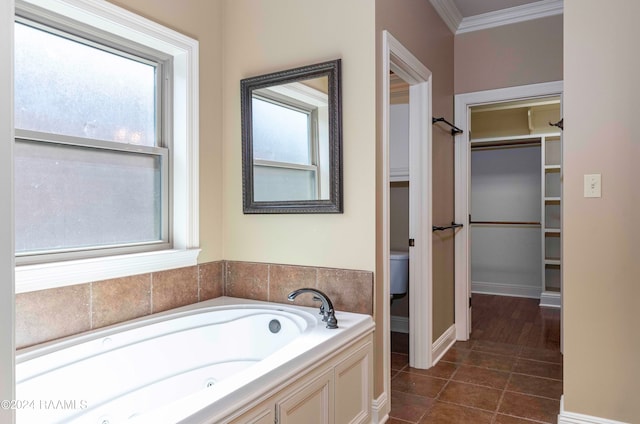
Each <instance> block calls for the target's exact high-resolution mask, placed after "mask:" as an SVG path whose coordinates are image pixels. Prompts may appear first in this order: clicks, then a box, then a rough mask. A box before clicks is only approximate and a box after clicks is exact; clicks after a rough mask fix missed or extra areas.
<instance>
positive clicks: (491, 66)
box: [455, 16, 562, 94]
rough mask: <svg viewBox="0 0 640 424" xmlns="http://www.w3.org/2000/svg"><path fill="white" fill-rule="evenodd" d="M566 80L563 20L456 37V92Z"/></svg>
mask: <svg viewBox="0 0 640 424" xmlns="http://www.w3.org/2000/svg"><path fill="white" fill-rule="evenodd" d="M560 80H562V16H552V17H548V18H542V19H536V20H533V21H527V22H520V23H517V24H512V25H504V26H499V27H495V28H490V29H486V30H482V31H474V32H469V33H465V34H460V35H457V36H456V37H455V92H456V94H458V93H470V92H474V91H481V90H490V89H495V88H503V87H513V86H518V85H525V84H534V83H539V82H548V81H560Z"/></svg>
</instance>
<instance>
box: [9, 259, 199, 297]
mask: <svg viewBox="0 0 640 424" xmlns="http://www.w3.org/2000/svg"><path fill="white" fill-rule="evenodd" d="M199 253H200V249H187V250H159V251H157V252H144V253H134V254H130V255H121V256H107V257H103V258H90V259H80V260H77V261H66V262H53V263H49V264H38V265H24V266H19V267H16V272H15V275H16V293H26V292H31V291H37V290H44V289H51V288H55V287H63V286H71V285H74V284H81V283H87V282H93V281H101V280H108V279H111V278H119V277H126V276H129V275H137V274H145V273H149V272H157V271H164V270H168V269H175V268H183V267H186V266H194V265H197V264H198V254H199Z"/></svg>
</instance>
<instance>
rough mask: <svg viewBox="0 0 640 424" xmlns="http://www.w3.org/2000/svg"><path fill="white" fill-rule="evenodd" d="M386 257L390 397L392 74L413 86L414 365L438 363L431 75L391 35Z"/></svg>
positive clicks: (385, 121)
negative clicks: (434, 348) (434, 304)
mask: <svg viewBox="0 0 640 424" xmlns="http://www.w3.org/2000/svg"><path fill="white" fill-rule="evenodd" d="M382 48H383V52H382V62H383V63H382V75H383V77H382V103H383V105H382V146H383V147H382V152H383V154H382V156H383V157H382V172H383V178H382V181H383V188H382V197H383V199H382V214H383V227H384V228H383V231H382V244H383V246H382V250H383V252H382V258H383V266H382V269H383V281H384V283H383V298H382V299H381V302H383V323H384V325H383V328H382V331H383V332H384V339H385V343H384V353H383V360H384V366H385V370H384V373H385V383H384V387H385V392H386V393H388V394H389V393H390V380H391V378H390V376H391V372H390V369H389V364H390V360H389V357H388V355H390V335H391V329H390V299H391V297H390V296H391V295H390V276H389V267H390V265H389V259H390V258H389V256H390V253H389V252H390V233H389V232H390V199H389V198H390V186H389V184H390V169H389V147H390V139H389V125H390V124H389V113H390V112H389V111H390V92H389V73H390V71H393V72H394V73H395V74H397V75H398V76H399V77H400V78H402V79H403V80H404V81H405V82H407V83H408V84H409V157H410V162H409V197H410V200H409V204H410V208H409V209H410V211H409V238H412V239H414V240H415V245H414V246H413V247H410V249H409V291H410V293H411V295H410V297H409V315H410V317H411V318H410V320H409V364H410V365H411V366H412V367H414V368H423V369H426V368H429V367H431V364H432V328H431V327H432V285H433V278H432V266H431V264H432V244H433V241H432V236H431V226H432V210H431V198H432V195H431V193H432V175H431V172H432V147H431V146H432V134H431V115H432V109H431V96H432V82H431V76H432V74H431V71H430V70H429V69H428V68H427V67H426V66H424V65H423V64H422V63H421V62H420V61H419V60H418V59H417V58H416V57H415V56H414V55H413V54H412V53H411V52H410V51H409V50H408V49H407V48H405V47H404V46H403V45H402V44H401V43H400V42H399V41H398V40H397V39H396V38H394V37H393V36H392V35H391V34H390V33H389V32H388V31H383V34H382Z"/></svg>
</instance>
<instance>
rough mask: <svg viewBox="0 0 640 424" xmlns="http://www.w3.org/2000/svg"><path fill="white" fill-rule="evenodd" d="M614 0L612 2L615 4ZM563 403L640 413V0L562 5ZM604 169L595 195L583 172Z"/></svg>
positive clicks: (596, 412) (605, 413)
mask: <svg viewBox="0 0 640 424" xmlns="http://www.w3.org/2000/svg"><path fill="white" fill-rule="evenodd" d="M614 6H615V7H614ZM564 7H565V12H564V17H565V21H564V25H565V40H564V42H565V44H564V51H565V53H564V62H565V83H564V117H565V122H566V123H567V125H566V127H565V131H564V193H563V198H564V206H563V217H564V220H563V222H564V224H563V225H564V228H563V237H564V241H563V243H564V244H563V251H562V253H563V267H564V273H563V277H564V287H563V292H564V295H563V298H564V353H565V357H564V358H565V360H564V401H565V404H564V406H565V409H566V410H568V411H571V412H577V413H582V414H587V415H592V416H596V417H603V418H609V419H613V420H619V421H624V422H634V423H635V422H638V421H639V420H640V402H638V393H640V362H639V361H638V358H640V331H638V327H639V326H640V315H639V314H638V300H639V299H640V282H639V279H640V277H639V276H640V261H638V257H639V256H640V222H638V216H640V190H639V189H638V186H637V183H638V181H640V167H638V160H639V159H640V128H639V127H638V110H637V109H638V108H637V107H636V104H637V101H638V100H637V93H640V80H639V79H638V75H637V73H638V72H637V71H638V69H639V68H640V54H639V53H638V49H637V40H638V39H639V38H640V27H638V24H637V17H638V16H640V3H638V2H637V1H634V0H619V1H615V2H602V1H599V0H580V1H578V0H567V1H565V4H564ZM592 173H593V174H595V173H601V174H602V198H589V199H588V198H584V197H583V175H584V174H592Z"/></svg>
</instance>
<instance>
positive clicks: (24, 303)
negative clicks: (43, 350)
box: [16, 284, 91, 348]
mask: <svg viewBox="0 0 640 424" xmlns="http://www.w3.org/2000/svg"><path fill="white" fill-rule="evenodd" d="M89 292H90V288H89V284H80V285H75V286H67V287H59V288H55V289H49V290H40V291H35V292H29V293H20V294H18V295H16V347H17V348H23V347H27V346H31V345H34V344H38V343H43V342H45V341H49V340H54V339H58V338H60V337H64V336H69V335H71V334H77V333H81V332H83V331H87V330H90V329H91V317H90V307H89V302H90V294H89Z"/></svg>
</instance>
